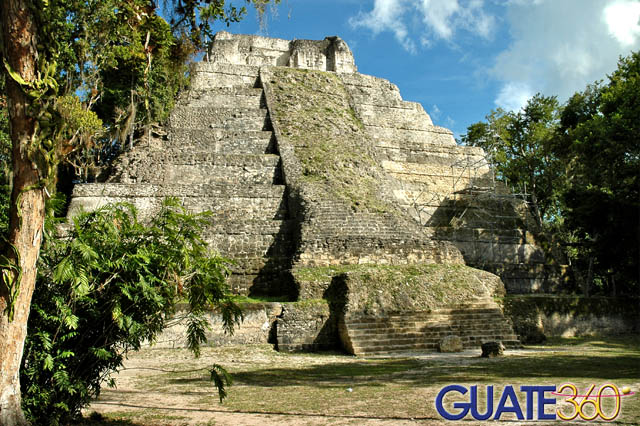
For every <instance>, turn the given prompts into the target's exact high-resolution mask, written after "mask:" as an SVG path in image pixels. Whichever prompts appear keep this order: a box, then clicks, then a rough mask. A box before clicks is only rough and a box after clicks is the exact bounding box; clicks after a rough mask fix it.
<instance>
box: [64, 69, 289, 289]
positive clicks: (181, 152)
mask: <svg viewBox="0 0 640 426" xmlns="http://www.w3.org/2000/svg"><path fill="white" fill-rule="evenodd" d="M216 81H218V80H215V79H214V80H213V81H212V82H209V84H207V85H206V88H204V89H203V88H201V89H199V90H197V89H194V90H190V91H189V92H187V93H185V94H184V95H183V96H182V97H181V99H180V100H179V101H178V104H177V105H176V107H175V108H174V110H173V112H172V114H171V117H170V122H169V127H168V138H167V140H162V141H158V140H155V141H154V140H148V141H147V144H144V143H139V144H138V145H136V146H134V148H133V149H131V150H130V151H127V152H125V153H124V154H123V155H121V156H120V158H119V159H118V160H117V162H116V163H115V164H114V167H113V168H114V172H113V173H112V174H111V177H110V178H109V179H108V181H107V183H97V184H78V185H76V187H75V188H74V195H73V199H72V203H71V206H70V212H71V214H72V215H73V212H74V211H76V210H78V209H80V208H84V209H85V210H91V209H94V208H96V207H99V206H101V205H104V204H107V203H110V202H118V201H129V202H132V203H133V204H134V205H135V206H136V207H137V208H138V211H139V212H140V215H141V216H142V217H143V218H144V217H148V216H149V215H150V214H152V213H153V212H154V211H156V210H157V209H158V207H159V206H160V204H161V201H162V199H163V198H165V197H177V198H178V199H179V200H180V201H181V203H182V204H183V205H184V206H185V207H186V208H187V209H189V210H190V211H192V212H202V211H211V212H212V213H213V222H212V225H211V226H210V227H208V229H206V230H205V233H204V235H203V237H204V238H205V240H206V241H207V242H209V243H210V244H211V246H212V247H213V248H214V249H216V250H217V251H219V252H220V254H221V255H223V256H225V257H227V258H229V259H231V260H232V261H233V264H232V265H231V269H232V272H233V274H232V276H231V278H230V280H229V284H230V286H231V289H232V291H233V292H234V293H239V294H249V293H253V294H256V293H257V294H271V295H281V294H286V293H287V292H288V290H289V289H288V288H284V287H283V286H285V287H286V279H285V280H283V279H282V276H283V272H284V271H286V270H288V269H289V268H290V263H291V251H292V247H291V245H292V243H291V240H292V238H290V236H289V234H290V229H291V224H290V221H289V220H288V213H287V201H286V190H285V185H284V184H283V180H282V172H281V164H280V163H281V161H280V155H279V154H278V152H277V149H276V148H275V146H276V145H275V141H274V136H273V131H272V127H271V120H270V118H269V114H268V111H267V108H266V105H265V100H264V93H263V90H262V88H257V87H254V86H256V85H257V74H256V75H255V77H254V78H248V79H239V80H235V81H226V80H224V79H222V80H220V83H219V84H216V83H215V82H216ZM222 84H230V85H227V86H224V87H220V86H221V85H222ZM285 276H286V275H285ZM283 282H284V283H285V284H283ZM274 293H275V294H274ZM278 293H279V294H278Z"/></svg>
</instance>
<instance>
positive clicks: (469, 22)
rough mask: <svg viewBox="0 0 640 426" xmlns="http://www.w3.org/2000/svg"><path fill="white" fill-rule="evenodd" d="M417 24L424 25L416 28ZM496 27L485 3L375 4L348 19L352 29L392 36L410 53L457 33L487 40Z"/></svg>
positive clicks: (389, 0) (422, 0)
mask: <svg viewBox="0 0 640 426" xmlns="http://www.w3.org/2000/svg"><path fill="white" fill-rule="evenodd" d="M416 14H417V15H416ZM416 16H417V17H418V18H420V19H419V20H417V21H416V20H415V19H413V18H415V17H416ZM420 21H422V24H424V25H419V22H420ZM495 23H496V21H495V18H494V17H493V16H491V15H488V14H487V13H485V11H484V0H374V5H373V10H371V11H370V12H366V13H359V14H358V15H356V16H354V17H351V18H350V19H349V24H350V25H351V26H352V27H354V28H367V29H369V30H371V31H372V32H373V34H374V35H377V34H379V33H381V32H383V31H390V32H392V33H393V34H394V36H395V38H396V40H398V42H399V43H400V44H401V45H402V46H403V47H404V48H405V50H407V51H409V52H412V53H416V51H417V46H418V44H419V45H420V46H422V47H430V46H432V45H433V39H436V40H445V41H449V42H451V41H453V38H454V36H455V34H456V32H458V31H460V30H465V31H468V32H472V33H474V34H476V35H479V36H480V37H482V38H485V39H489V38H491V36H492V35H493V31H494V29H495ZM415 40H418V43H416V41H415Z"/></svg>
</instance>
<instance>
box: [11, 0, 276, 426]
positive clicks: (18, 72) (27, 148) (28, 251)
mask: <svg viewBox="0 0 640 426" xmlns="http://www.w3.org/2000/svg"><path fill="white" fill-rule="evenodd" d="M274 1H275V2H277V1H278V0H274ZM89 3H90V2H84V1H82V0H79V1H71V0H69V1H68V2H66V1H64V0H57V1H56V0H5V1H4V2H3V5H2V8H0V20H1V22H2V40H1V41H2V56H3V65H4V71H5V72H4V77H5V78H6V88H5V90H6V94H7V108H8V111H9V117H10V120H9V123H10V135H11V143H12V166H13V191H12V194H11V209H10V222H9V231H8V235H7V238H6V242H5V245H4V248H3V250H2V252H1V255H0V266H1V267H2V272H1V277H0V424H1V425H4V426H6V425H22V424H26V420H25V417H24V415H23V413H22V410H21V407H20V400H21V398H20V382H19V368H20V362H21V359H22V354H23V346H24V341H25V337H26V332H27V319H28V316H29V309H30V304H31V298H32V294H33V291H34V287H35V279H36V262H37V260H38V256H39V251H40V246H41V243H42V238H43V232H44V226H43V225H44V220H45V197H47V196H49V194H50V193H51V192H52V191H53V183H54V182H55V170H56V165H57V160H58V154H59V153H60V150H59V143H60V141H61V140H63V137H64V134H65V131H66V128H65V126H66V123H65V122H64V121H63V120H61V119H60V112H59V111H58V110H56V102H55V101H56V96H57V92H58V90H57V89H58V83H57V80H60V79H61V78H62V77H64V75H63V74H61V73H56V59H57V58H58V57H59V58H60V61H61V63H64V60H65V53H68V52H66V51H65V49H66V47H65V46H64V43H58V39H59V38H60V37H59V36H61V35H63V34H68V33H69V27H70V26H71V25H72V24H73V23H74V20H81V19H82V15H81V14H77V13H74V12H73V11H72V10H70V9H71V8H72V7H74V8H76V9H78V10H81V9H84V8H89V7H90V4H89ZM135 3H136V2H135V0H121V1H120V2H117V3H116V7H117V6H120V9H123V10H124V9H126V8H127V7H129V6H130V5H131V4H135ZM245 3H248V4H253V5H254V6H256V7H258V9H260V7H264V4H266V3H268V1H267V0H245ZM177 4H178V5H180V4H184V3H181V2H178V3H177ZM148 5H149V12H147V13H153V10H154V7H155V2H154V1H150V2H149V3H148ZM213 5H215V6H222V13H217V12H216V11H219V10H220V9H211V6H213ZM120 9H118V10H120ZM175 10H176V12H177V15H176V16H178V18H179V19H178V21H179V22H183V20H182V19H181V18H180V17H181V16H183V15H185V13H186V14H188V16H189V17H188V19H187V21H189V22H191V23H194V22H195V23H198V22H201V23H202V22H207V23H211V22H212V20H214V19H215V18H218V17H222V18H223V20H225V21H226V22H227V23H229V22H233V21H234V20H236V19H235V16H234V15H232V17H233V19H228V18H229V14H228V13H225V10H233V9H225V2H224V0H215V1H210V0H203V1H191V0H190V1H189V2H188V7H187V8H186V9H180V8H178V7H176V9H175ZM200 16H202V19H201V18H200ZM240 17H241V16H238V19H239V18H240ZM81 27H82V26H81ZM191 28H192V29H193V28H196V29H198V28H199V27H197V25H196V26H195V27H194V26H193V25H192V26H191ZM194 40H195V41H196V42H198V46H202V38H201V37H198V36H197V34H196V37H194ZM147 47H148V46H147ZM69 69H71V68H69ZM56 78H57V79H56Z"/></svg>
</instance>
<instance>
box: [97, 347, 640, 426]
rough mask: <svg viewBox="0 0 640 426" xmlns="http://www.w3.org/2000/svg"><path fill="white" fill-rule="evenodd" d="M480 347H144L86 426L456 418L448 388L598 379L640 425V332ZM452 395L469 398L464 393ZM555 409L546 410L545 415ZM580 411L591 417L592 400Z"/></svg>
mask: <svg viewBox="0 0 640 426" xmlns="http://www.w3.org/2000/svg"><path fill="white" fill-rule="evenodd" d="M479 353H480V351H479V350H478V351H466V352H463V353H460V354H429V353H426V354H425V353H421V354H415V356H410V357H409V356H403V357H394V358H356V357H351V356H346V355H342V354H339V353H320V354H283V353H278V352H275V351H273V350H272V349H271V347H270V346H268V345H257V346H229V347H222V348H209V349H206V350H204V351H203V356H202V357H201V358H200V359H197V360H196V359H193V358H192V356H191V355H190V354H189V353H188V352H187V351H186V350H182V349H175V350H166V349H144V350H142V351H140V352H138V353H135V354H131V356H130V359H129V360H128V361H127V362H126V364H125V367H126V369H125V370H123V371H122V372H121V373H120V374H119V375H118V376H116V382H117V384H118V387H117V389H109V388H105V389H104V390H103V393H102V395H101V397H100V399H99V400H98V401H96V403H94V404H93V405H92V407H91V408H90V410H88V411H87V413H89V412H91V411H96V412H98V413H100V414H101V415H102V418H101V419H100V416H97V415H94V420H93V421H89V420H87V423H86V424H96V425H98V424H102V425H104V424H111V425H114V426H115V425H156V424H158V425H159V424H171V425H174V424H175V425H181V424H233V425H235V424H265V425H266V424H276V423H277V424H312V425H316V424H317V425H320V424H353V425H358V424H389V425H392V424H414V423H419V424H420V423H424V424H439V423H442V424H451V423H447V422H445V421H444V420H442V419H441V417H440V416H439V415H438V413H437V411H436V408H435V403H434V401H435V398H436V395H437V394H438V392H439V391H440V389H441V388H442V387H444V386H446V385H449V384H461V385H467V386H470V385H479V388H480V389H481V392H480V396H479V399H480V402H479V404H478V405H479V407H478V408H479V411H480V412H484V411H485V407H486V401H485V398H486V397H485V395H486V392H485V386H484V385H494V386H495V394H496V395H494V401H495V403H494V410H495V409H496V406H497V405H498V399H499V396H500V395H501V392H502V389H503V387H504V386H506V385H513V386H514V388H515V389H516V390H519V387H520V386H521V385H556V386H558V387H559V386H560V385H561V384H564V383H573V384H575V385H576V386H577V388H578V389H580V390H581V391H585V389H586V388H588V387H589V386H590V385H592V384H595V385H596V393H597V389H598V387H599V386H601V385H603V384H605V383H613V384H615V385H616V386H618V387H619V388H623V387H625V386H628V387H630V388H631V389H632V391H634V392H636V395H633V396H628V397H623V398H621V406H622V408H621V414H620V416H618V418H617V419H616V420H615V421H614V423H615V424H640V396H639V395H638V394H637V392H638V391H639V390H640V336H623V337H609V338H575V339H553V340H550V341H549V342H547V343H546V344H545V345H539V346H529V347H527V349H525V350H521V351H507V352H506V356H505V357H502V358H493V359H485V358H480V357H479ZM214 362H216V363H219V364H222V365H223V366H225V367H226V368H228V370H229V371H230V372H231V373H232V375H233V378H234V385H233V386H232V387H231V388H229V397H228V398H227V399H226V400H225V401H224V403H223V404H220V403H219V400H218V397H217V393H216V391H215V389H213V387H212V385H211V383H210V382H209V381H208V371H207V366H208V365H211V364H212V363H214ZM563 393H569V392H568V391H565V392H563ZM454 396H455V395H454ZM546 396H547V397H550V395H548V394H547V395H546ZM454 399H455V398H454ZM518 399H519V402H520V405H521V406H522V409H523V412H525V411H526V404H525V399H524V394H523V393H520V392H518ZM564 399H565V398H562V397H557V405H556V406H555V407H564V408H563V410H565V413H567V414H568V413H569V412H570V408H571V404H570V403H568V402H563V400H564ZM455 400H456V401H468V395H467V396H466V397H459V398H458V399H455ZM581 400H582V398H579V399H578V400H577V401H578V402H580V401H581ZM602 400H603V412H604V413H610V412H612V410H613V409H614V408H615V407H614V406H613V405H614V402H615V398H602ZM452 401H453V399H452V400H448V401H447V402H448V403H451V402H452ZM594 401H595V400H594ZM555 407H554V406H553V405H551V406H548V407H547V413H549V412H553V411H554V410H555ZM584 409H585V414H590V413H591V412H592V410H593V407H592V404H585V408H584ZM452 412H453V410H452ZM470 419H471V416H468V417H467V418H466V420H470ZM501 420H511V422H508V423H511V424H513V420H515V416H514V415H513V414H509V413H507V414H505V415H503V416H502V418H501ZM534 423H535V422H531V421H529V422H524V424H534ZM558 423H561V422H560V421H558ZM562 423H563V424H567V423H566V422H562ZM545 424H549V423H548V422H546V423H545ZM583 424H586V423H583Z"/></svg>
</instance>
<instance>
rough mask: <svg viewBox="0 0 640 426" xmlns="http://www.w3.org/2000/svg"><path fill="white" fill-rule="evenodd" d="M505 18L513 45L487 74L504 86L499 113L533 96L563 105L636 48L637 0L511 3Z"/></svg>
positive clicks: (638, 37)
mask: <svg viewBox="0 0 640 426" xmlns="http://www.w3.org/2000/svg"><path fill="white" fill-rule="evenodd" d="M506 12H507V14H506V22H507V24H508V25H509V27H510V32H511V35H512V38H513V40H512V42H511V44H510V46H509V47H508V48H507V49H505V50H504V51H502V52H501V53H500V54H498V55H497V58H496V61H495V65H494V67H493V69H492V70H491V75H492V76H493V77H494V78H497V79H498V80H500V81H502V82H503V87H502V90H501V91H500V93H499V94H498V96H497V98H496V101H495V102H496V104H498V105H499V106H501V107H503V108H510V107H516V108H515V109H518V108H519V107H520V106H521V103H522V96H523V95H524V94H526V93H529V95H531V94H532V92H542V93H544V94H545V95H558V96H559V98H560V100H561V101H562V100H564V99H566V98H567V97H569V96H571V95H572V94H573V93H574V92H576V91H578V90H583V89H584V88H585V86H586V85H587V84H589V83H592V82H594V81H595V80H598V79H602V78H605V76H606V74H607V73H611V72H612V71H613V70H614V69H615V67H616V64H617V59H618V57H619V56H621V55H622V56H625V55H628V54H629V53H630V52H631V50H635V49H638V48H639V47H640V27H639V25H638V19H639V18H640V2H638V1H637V0H633V1H632V0H606V1H585V0H562V1H557V0H537V1H535V2H531V1H522V0H510V1H509V2H508V3H506Z"/></svg>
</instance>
